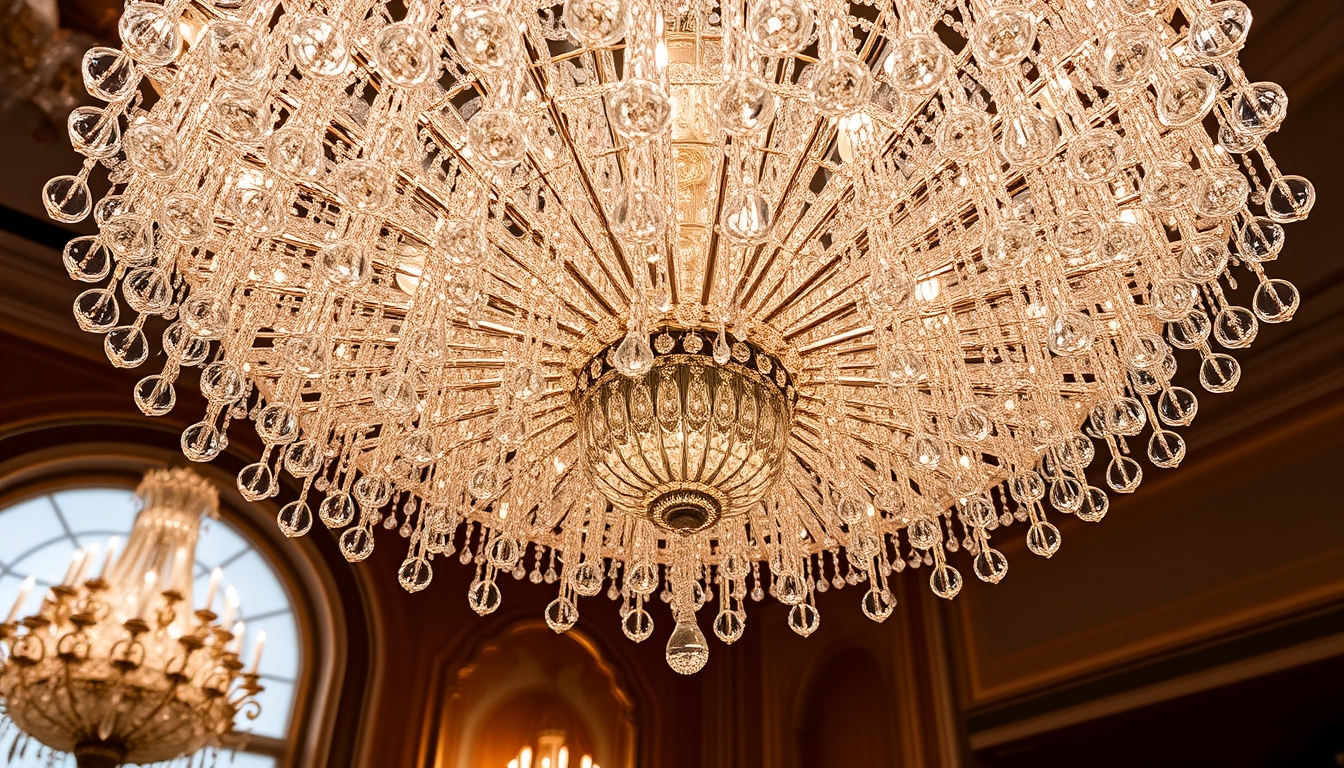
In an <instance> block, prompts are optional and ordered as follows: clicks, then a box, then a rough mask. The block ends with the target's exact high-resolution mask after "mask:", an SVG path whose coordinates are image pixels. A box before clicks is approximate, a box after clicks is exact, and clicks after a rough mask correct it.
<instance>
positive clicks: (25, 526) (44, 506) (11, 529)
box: [0, 496, 64, 573]
mask: <svg viewBox="0 0 1344 768" xmlns="http://www.w3.org/2000/svg"><path fill="white" fill-rule="evenodd" d="M53 526H55V527H53ZM60 533H61V529H60V526H59V524H58V523H57V522H56V518H55V516H54V514H53V510H52V508H51V501H50V500H49V499H48V498H47V497H46V496H39V497H37V498H35V499H29V500H27V501H23V502H20V503H18V504H15V505H14V506H12V507H10V508H9V509H7V510H5V512H4V517H3V518H0V563H3V564H4V565H5V566H11V567H12V566H13V564H14V561H15V560H16V559H18V557H19V556H20V555H22V554H23V553H24V552H26V551H28V550H29V549H31V548H33V547H34V546H36V545H38V544H40V543H41V542H44V541H46V540H48V539H50V538H51V537H52V536H55V535H60ZM0 567H3V566H0ZM62 573H64V571H62Z"/></svg>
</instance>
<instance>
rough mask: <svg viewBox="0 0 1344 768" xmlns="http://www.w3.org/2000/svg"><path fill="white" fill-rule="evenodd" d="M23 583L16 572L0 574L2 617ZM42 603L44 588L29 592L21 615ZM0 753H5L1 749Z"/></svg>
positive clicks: (0, 615)
mask: <svg viewBox="0 0 1344 768" xmlns="http://www.w3.org/2000/svg"><path fill="white" fill-rule="evenodd" d="M22 584H23V579H21V578H19V576H17V575H16V574H13V573H10V574H6V575H4V576H0V619H3V618H5V617H6V616H8V615H9V609H10V608H12V607H14V600H15V599H17V598H18V596H19V587H20V586H21V585H22ZM40 605H42V590H39V589H34V590H33V591H32V592H29V593H28V599H27V600H25V601H23V607H24V610H21V611H19V616H20V617H23V616H27V615H29V614H31V613H32V612H33V611H36V610H37V609H38V606H40ZM0 753H3V751H2V750H0Z"/></svg>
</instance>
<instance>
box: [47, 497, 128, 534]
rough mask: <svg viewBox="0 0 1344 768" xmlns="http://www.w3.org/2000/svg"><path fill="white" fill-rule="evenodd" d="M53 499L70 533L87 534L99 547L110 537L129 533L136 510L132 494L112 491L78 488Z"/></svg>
mask: <svg viewBox="0 0 1344 768" xmlns="http://www.w3.org/2000/svg"><path fill="white" fill-rule="evenodd" d="M53 498H54V499H55V502H56V506H57V508H59V509H60V511H61V515H62V516H64V517H65V523H66V525H68V526H70V530H71V531H74V532H76V533H81V532H87V533H88V534H90V535H91V536H92V539H93V540H96V541H98V542H99V543H100V544H101V543H103V542H106V541H107V537H108V536H109V535H111V534H113V533H121V532H122V531H129V530H130V529H131V523H132V522H133V521H134V520H135V512H136V510H137V509H139V507H140V502H139V501H137V500H136V498H135V494H134V493H132V492H130V491H127V490H118V489H112V488H78V489H74V490H69V491H61V492H60V493H57V494H55V495H54V496H53ZM80 543H81V544H84V543H86V542H84V541H83V540H81V541H80Z"/></svg>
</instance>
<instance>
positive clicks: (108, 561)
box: [98, 536, 121, 581]
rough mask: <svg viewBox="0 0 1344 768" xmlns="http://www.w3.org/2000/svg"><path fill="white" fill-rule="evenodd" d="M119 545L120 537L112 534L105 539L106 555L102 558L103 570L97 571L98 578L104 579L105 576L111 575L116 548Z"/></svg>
mask: <svg viewBox="0 0 1344 768" xmlns="http://www.w3.org/2000/svg"><path fill="white" fill-rule="evenodd" d="M120 546H121V537H119V536H113V537H112V538H110V539H108V540H107V555H106V556H105V557H104V558H103V570H101V571H99V572H98V578H100V579H102V580H104V581H106V580H107V577H108V576H110V575H112V566H113V565H115V564H116V561H117V549H118V548H119V547H120Z"/></svg>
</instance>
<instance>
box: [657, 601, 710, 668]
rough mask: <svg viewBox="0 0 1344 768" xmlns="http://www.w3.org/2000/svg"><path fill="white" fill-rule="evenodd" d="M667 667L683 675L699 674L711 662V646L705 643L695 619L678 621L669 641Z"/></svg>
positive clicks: (692, 617)
mask: <svg viewBox="0 0 1344 768" xmlns="http://www.w3.org/2000/svg"><path fill="white" fill-rule="evenodd" d="M666 657H667V665H668V666H669V667H671V668H672V670H673V671H675V672H677V673H679V674H683V675H693V674H695V673H696V672H699V671H700V669H701V668H702V667H704V666H705V662H706V661H708V660H709V645H708V644H707V643H706V641H705V636H704V634H703V633H702V632H701V631H700V627H698V626H696V624H695V617H694V615H692V616H691V617H690V618H689V619H682V620H678V621H677V626H676V627H675V628H674V629H673V630H672V636H671V637H669V638H668V639H667V652H666Z"/></svg>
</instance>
